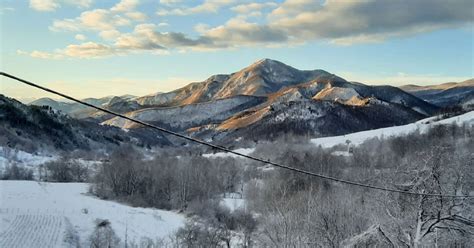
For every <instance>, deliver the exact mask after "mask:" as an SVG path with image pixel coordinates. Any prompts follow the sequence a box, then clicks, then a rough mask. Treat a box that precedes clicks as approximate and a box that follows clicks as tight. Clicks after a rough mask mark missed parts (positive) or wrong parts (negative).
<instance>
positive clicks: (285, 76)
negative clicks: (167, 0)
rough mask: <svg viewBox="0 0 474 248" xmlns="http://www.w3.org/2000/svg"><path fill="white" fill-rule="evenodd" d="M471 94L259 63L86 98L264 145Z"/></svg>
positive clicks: (213, 136) (392, 119) (369, 124)
mask: <svg viewBox="0 0 474 248" xmlns="http://www.w3.org/2000/svg"><path fill="white" fill-rule="evenodd" d="M461 85H462V86H461ZM466 87H467V89H469V90H467V91H466ZM472 88H473V87H472V80H471V81H466V82H465V83H462V84H449V85H448V84H447V85H445V86H439V88H436V87H435V86H433V87H431V88H430V87H420V86H403V87H400V88H397V87H392V86H369V85H365V84H362V83H356V82H349V81H346V80H345V79H343V78H341V77H338V76H337V75H334V74H331V73H329V72H327V71H324V70H298V69H296V68H293V67H291V66H288V65H285V64H283V63H281V62H279V61H275V60H271V59H263V60H259V61H257V62H255V63H253V64H252V65H250V66H248V67H246V68H244V69H242V70H240V71H238V72H235V73H232V74H228V75H227V74H220V75H214V76H211V77H209V78H208V79H207V80H205V81H202V82H195V83H191V84H189V85H187V86H185V87H183V88H180V89H177V90H174V91H171V92H167V93H157V94H151V95H147V96H142V97H133V96H121V97H106V98H100V99H93V98H90V99H86V100H87V102H89V103H92V104H95V105H100V106H101V107H104V108H107V109H110V110H113V111H116V112H119V113H125V114H126V115H127V116H130V117H133V118H137V119H139V120H141V121H146V122H150V123H154V124H157V125H160V126H162V127H166V128H169V129H172V130H174V131H179V132H185V133H187V134H190V135H192V136H196V137H199V138H203V139H206V140H209V141H212V140H219V141H222V142H228V143H229V142H230V143H232V142H233V141H234V140H236V139H240V138H246V139H272V138H275V137H277V136H279V135H281V134H283V133H297V134H302V135H311V136H314V137H317V136H330V135H341V134H346V133H351V132H356V131H362V130H367V129H374V128H381V127H388V126H393V125H402V124H407V123H410V122H414V121H416V120H419V119H421V118H425V117H427V116H431V115H433V114H435V113H436V112H438V111H439V110H440V108H441V107H446V106H450V105H451V104H462V105H463V106H464V105H466V104H469V102H470V101H472V91H471V90H472ZM466 92H471V93H466ZM459 99H461V100H459ZM465 99H467V100H465ZM469 99H471V100H469ZM456 100H459V101H456ZM31 104H32V105H48V106H51V107H52V108H53V109H57V110H61V111H63V112H65V113H68V114H69V115H70V116H72V117H75V118H80V119H84V118H88V119H90V120H93V121H95V122H97V123H102V124H104V125H111V126H117V127H120V128H125V129H130V130H136V129H138V128H140V126H138V125H136V124H135V123H132V122H130V121H126V120H123V119H120V118H117V117H113V116H110V115H107V114H103V113H100V112H97V111H94V110H90V109H86V108H84V107H82V106H78V105H77V104H76V103H61V102H57V101H54V100H51V99H44V98H43V99H39V100H37V101H35V102H32V103H31ZM466 106H467V105H466Z"/></svg>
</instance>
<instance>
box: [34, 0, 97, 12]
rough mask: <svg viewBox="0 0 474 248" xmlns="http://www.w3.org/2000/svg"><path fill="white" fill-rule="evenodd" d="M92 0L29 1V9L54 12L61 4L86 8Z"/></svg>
mask: <svg viewBox="0 0 474 248" xmlns="http://www.w3.org/2000/svg"><path fill="white" fill-rule="evenodd" d="M92 1H93V0H30V8H32V9H34V10H37V11H55V10H56V9H58V8H60V7H61V3H65V4H69V5H74V6H77V7H80V8H88V7H90V6H91V5H92Z"/></svg>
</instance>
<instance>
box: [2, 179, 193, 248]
mask: <svg viewBox="0 0 474 248" xmlns="http://www.w3.org/2000/svg"><path fill="white" fill-rule="evenodd" d="M87 191H88V184H86V183H39V182H34V181H0V219H1V224H0V247H7V246H4V244H11V242H14V243H15V244H16V243H17V242H15V241H12V240H16V241H19V240H23V239H25V238H28V236H35V237H36V236H38V235H37V234H36V233H38V232H44V233H49V232H50V233H51V235H53V234H55V235H56V234H57V235H59V236H62V237H60V240H63V239H64V235H65V234H66V233H68V232H69V233H77V234H78V236H79V241H80V243H81V246H83V247H87V246H88V245H87V241H88V237H89V235H90V234H91V232H92V231H93V230H94V221H95V220H96V219H98V218H100V219H108V220H109V221H110V222H111V225H112V228H113V229H114V231H115V233H116V234H117V235H118V237H119V238H120V239H121V240H122V241H123V240H124V239H125V234H126V233H127V240H129V241H134V242H135V243H138V242H139V241H140V239H141V238H143V237H148V238H151V239H153V240H154V239H156V238H164V237H167V236H168V235H170V234H172V233H173V232H174V231H176V230H177V229H178V228H180V227H181V226H183V225H184V222H185V218H184V216H182V215H179V214H177V213H174V212H171V211H163V210H158V209H152V208H135V207H130V206H127V205H124V204H120V203H116V202H112V201H105V200H101V199H98V198H95V197H93V196H90V195H87ZM86 211H87V212H86ZM68 223H70V225H68ZM18 225H20V227H18ZM51 225H54V226H51ZM35 228H36V229H35ZM17 229H18V230H17ZM40 229H41V230H43V231H38V230H40ZM44 230H47V231H44ZM43 236H44V237H36V238H37V239H38V241H36V242H47V241H48V240H56V239H49V236H47V235H43ZM43 239H48V240H46V241H45V240H43ZM48 242H49V241H48ZM61 244H62V243H61V242H59V241H57V240H56V241H55V243H52V244H48V245H47V247H58V245H59V247H61ZM15 247H16V246H15ZM20 247H31V243H28V242H26V243H24V245H23V246H20ZM45 247H46V246H45Z"/></svg>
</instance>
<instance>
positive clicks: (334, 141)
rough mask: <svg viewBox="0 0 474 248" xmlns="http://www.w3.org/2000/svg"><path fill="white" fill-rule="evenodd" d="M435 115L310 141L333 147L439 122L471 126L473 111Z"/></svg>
mask: <svg viewBox="0 0 474 248" xmlns="http://www.w3.org/2000/svg"><path fill="white" fill-rule="evenodd" d="M435 119H436V117H430V118H427V119H423V120H420V121H417V122H415V123H411V124H408V125H403V126H395V127H387V128H380V129H374V130H368V131H363V132H357V133H351V134H347V135H341V136H332V137H324V138H316V139H312V140H311V142H312V143H313V144H315V145H317V146H319V145H320V146H322V147H324V148H329V147H333V146H336V145H340V144H345V143H346V141H347V140H349V141H351V144H353V145H359V144H362V143H363V142H364V141H366V140H368V139H371V138H375V137H378V138H383V137H394V136H402V135H408V134H410V133H412V132H415V131H417V130H419V131H420V132H425V131H427V130H428V129H429V128H430V127H432V126H434V125H440V124H450V123H456V124H458V125H459V124H462V123H465V124H467V125H470V126H473V125H474V111H471V112H468V113H465V114H463V115H459V116H455V117H452V118H448V119H444V120H440V121H435Z"/></svg>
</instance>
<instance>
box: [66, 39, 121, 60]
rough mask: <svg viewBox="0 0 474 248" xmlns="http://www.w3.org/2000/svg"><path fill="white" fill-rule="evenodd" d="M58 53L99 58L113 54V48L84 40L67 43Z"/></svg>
mask: <svg viewBox="0 0 474 248" xmlns="http://www.w3.org/2000/svg"><path fill="white" fill-rule="evenodd" d="M60 54H64V55H66V56H69V57H76V58H100V57H106V56H110V55H112V54H115V50H114V49H113V48H111V47H109V46H107V45H103V44H98V43H95V42H86V43H82V44H79V45H69V46H67V47H66V48H65V49H64V50H62V51H61V52H60Z"/></svg>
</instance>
